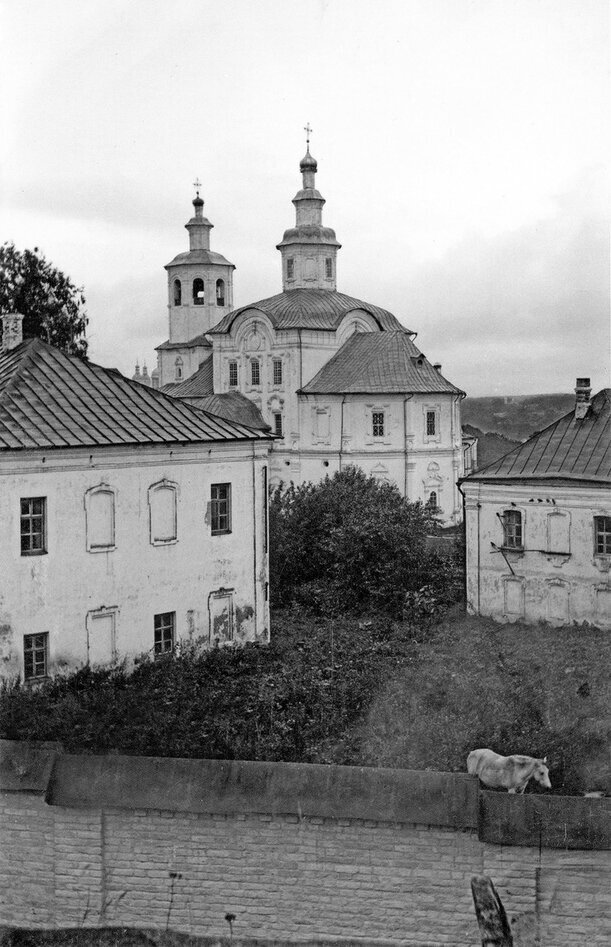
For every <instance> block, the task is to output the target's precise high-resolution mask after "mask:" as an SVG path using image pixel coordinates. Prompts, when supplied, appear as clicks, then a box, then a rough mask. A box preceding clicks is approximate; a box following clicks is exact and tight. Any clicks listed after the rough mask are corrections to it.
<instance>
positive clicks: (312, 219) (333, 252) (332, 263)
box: [276, 124, 341, 292]
mask: <svg viewBox="0 0 611 947" xmlns="http://www.w3.org/2000/svg"><path fill="white" fill-rule="evenodd" d="M304 131H305V132H306V153H305V156H304V157H303V158H302V160H301V162H300V164H299V170H300V171H301V176H302V188H301V190H300V191H297V193H296V194H295V197H294V198H293V204H294V205H295V226H294V227H291V228H290V229H289V230H285V231H284V236H283V238H282V241H281V242H280V243H279V244H278V245H277V246H276V249H277V250H280V254H281V256H282V288H283V290H284V291H285V292H287V291H290V290H291V289H328V290H331V291H334V290H336V289H337V272H336V265H337V251H338V250H339V249H340V247H341V244H340V243H338V242H337V238H336V236H335V231H334V230H332V229H331V228H330V227H323V224H322V208H323V204H324V203H325V199H324V197H323V196H322V194H321V193H320V191H317V190H316V187H315V183H316V182H315V178H316V172H317V170H318V166H317V163H316V159H315V158H313V157H312V155H311V154H310V134H311V132H312V129H311V128H310V126H309V124H308V125H306V127H305V129H304Z"/></svg>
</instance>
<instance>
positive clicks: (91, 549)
mask: <svg viewBox="0 0 611 947" xmlns="http://www.w3.org/2000/svg"><path fill="white" fill-rule="evenodd" d="M116 548H117V547H116V546H87V552H91V553H96V552H114V551H115V549H116Z"/></svg>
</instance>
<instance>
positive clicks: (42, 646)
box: [23, 631, 49, 682]
mask: <svg viewBox="0 0 611 947" xmlns="http://www.w3.org/2000/svg"><path fill="white" fill-rule="evenodd" d="M37 638H39V639H42V643H39V644H38V646H37V644H36V640H35V639H37ZM30 641H31V644H32V647H31V648H30V647H28V644H29V643H30ZM41 651H42V661H38V662H37V659H36V655H37V653H38V652H41ZM30 654H32V655H33V658H32V673H30V674H28V673H27V666H28V663H29V660H28V657H27V656H28V655H30ZM40 663H42V667H43V671H42V673H38V674H37V673H36V667H37V664H40ZM48 676H49V632H48V631H40V632H34V633H33V634H29V635H24V636H23V680H24V681H25V682H29V681H42V680H45V678H47V677H48Z"/></svg>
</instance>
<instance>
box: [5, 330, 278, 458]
mask: <svg viewBox="0 0 611 947" xmlns="http://www.w3.org/2000/svg"><path fill="white" fill-rule="evenodd" d="M265 437H266V435H265V434H264V433H262V432H261V431H260V430H253V429H252V428H250V427H247V426H246V425H244V424H238V423H235V422H230V421H227V420H225V419H224V418H220V417H215V416H214V415H212V414H208V413H207V412H205V411H202V410H200V409H198V408H195V407H192V406H191V405H189V404H186V403H185V402H182V401H179V400H177V399H175V398H170V397H169V396H168V395H165V394H163V393H162V392H159V391H155V390H154V389H152V388H148V387H146V386H145V385H141V384H139V383H138V382H134V381H130V380H129V379H127V378H125V377H124V376H123V375H121V374H120V372H118V371H117V370H116V369H107V368H102V367H101V366H99V365H95V364H93V363H92V362H88V361H84V360H82V359H79V358H75V357H72V356H69V355H65V354H64V353H63V352H60V351H59V349H56V348H53V347H52V346H50V345H47V344H46V343H45V342H42V341H41V340H40V339H28V340H27V341H25V342H22V343H21V344H20V345H18V346H17V347H16V348H14V349H12V350H11V351H9V352H5V353H3V354H2V355H0V450H2V449H4V450H23V449H32V448H56V447H107V446H113V445H144V444H166V443H176V442H180V443H185V442H186V443H200V442H202V441H207V442H210V441H232V440H254V439H257V440H258V439H261V438H265Z"/></svg>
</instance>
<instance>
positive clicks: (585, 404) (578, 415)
mask: <svg viewBox="0 0 611 947" xmlns="http://www.w3.org/2000/svg"><path fill="white" fill-rule="evenodd" d="M591 391H592V389H591V388H590V379H589V378H578V379H577V384H576V385H575V420H576V421H581V420H582V419H583V418H585V416H586V414H587V413H588V408H589V407H590V392H591Z"/></svg>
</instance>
